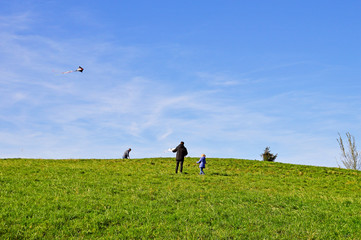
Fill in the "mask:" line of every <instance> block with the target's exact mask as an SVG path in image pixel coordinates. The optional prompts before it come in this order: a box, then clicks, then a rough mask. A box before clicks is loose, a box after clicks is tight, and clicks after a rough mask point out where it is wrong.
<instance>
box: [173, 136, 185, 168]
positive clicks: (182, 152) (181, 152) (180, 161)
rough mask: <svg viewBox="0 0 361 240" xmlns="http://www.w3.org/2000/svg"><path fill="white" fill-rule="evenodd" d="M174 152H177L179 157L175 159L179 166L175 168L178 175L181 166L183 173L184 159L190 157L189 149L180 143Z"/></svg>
mask: <svg viewBox="0 0 361 240" xmlns="http://www.w3.org/2000/svg"><path fill="white" fill-rule="evenodd" d="M172 152H176V153H177V155H176V157H175V159H176V160H177V165H176V168H175V173H178V167H179V165H180V170H179V171H180V172H183V162H184V157H185V156H187V155H188V151H187V148H186V147H185V146H184V142H180V144H179V145H178V146H177V147H176V148H175V149H173V150H172Z"/></svg>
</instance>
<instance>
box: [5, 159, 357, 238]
mask: <svg viewBox="0 0 361 240" xmlns="http://www.w3.org/2000/svg"><path fill="white" fill-rule="evenodd" d="M197 160H198V158H197V159H195V158H187V159H186V161H185V166H184V168H185V173H184V174H175V173H174V168H175V160H174V159H169V158H159V159H157V158H153V159H132V160H119V159H112V160H96V159H87V160H41V159H0V239H153V238H154V239H361V181H359V180H360V177H361V172H359V171H352V170H345V169H337V168H325V167H313V166H301V165H291V164H282V163H272V162H263V161H250V160H240V159H207V163H208V164H207V168H206V169H205V173H206V175H205V176H201V175H199V174H198V173H199V168H198V167H197V166H196V165H195V162H196V161H197Z"/></svg>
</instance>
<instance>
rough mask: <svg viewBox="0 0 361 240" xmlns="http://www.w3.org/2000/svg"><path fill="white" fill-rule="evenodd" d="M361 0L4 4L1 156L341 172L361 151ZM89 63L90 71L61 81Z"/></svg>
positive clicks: (0, 21)
mask: <svg viewBox="0 0 361 240" xmlns="http://www.w3.org/2000/svg"><path fill="white" fill-rule="evenodd" d="M360 12H361V2H360V1H352V0H351V1H346V2H345V1H308V0H306V1H286V0H285V1H278V0H276V1H266V0H263V1H257V0H256V1H231V0H226V1H216V0H214V1H203V0H200V1H188V0H186V1H157V0H156V1H112V0H109V1H89V0H88V1H82V0H81V1H76V2H74V1H67V0H65V1H34V0H29V1H28V0H27V1H25V0H24V1H18V0H14V1H1V2H0V94H1V101H0V157H34V158H119V157H121V155H122V153H123V152H124V150H125V149H127V148H128V147H131V148H132V149H133V151H132V152H131V157H132V158H143V157H173V156H174V155H173V154H172V153H168V152H166V150H167V149H168V148H170V147H175V146H176V145H177V144H178V143H179V142H180V141H184V142H185V145H186V147H187V148H188V150H189V153H190V156H192V157H200V155H201V154H202V153H205V154H206V155H207V157H231V158H245V159H258V160H260V159H261V157H260V154H261V153H262V152H263V150H264V148H265V147H267V146H270V148H271V151H272V152H273V153H278V158H277V159H276V161H278V162H284V163H295V164H305V165H316V166H330V167H337V166H338V163H337V161H338V162H340V161H339V160H338V159H339V156H340V150H339V147H338V144H337V141H336V139H337V137H338V132H339V133H341V134H342V135H343V136H344V134H345V133H346V132H350V133H351V134H352V135H354V136H355V138H356V145H357V143H359V144H361V124H360V120H361V111H360V108H361V106H360V102H361V96H360V90H361V82H360V76H361V70H360V65H361V47H360V42H361V17H360V14H359V13H360ZM79 65H80V66H82V67H84V69H85V70H84V72H83V73H78V72H75V73H70V74H61V72H63V71H67V70H73V69H76V68H77V67H78V66H79ZM360 146H361V145H360Z"/></svg>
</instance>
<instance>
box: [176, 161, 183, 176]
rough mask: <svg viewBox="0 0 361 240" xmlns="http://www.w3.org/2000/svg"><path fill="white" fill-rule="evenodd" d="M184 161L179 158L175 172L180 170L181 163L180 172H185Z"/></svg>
mask: <svg viewBox="0 0 361 240" xmlns="http://www.w3.org/2000/svg"><path fill="white" fill-rule="evenodd" d="M183 162H184V160H177V166H176V167H175V173H177V172H178V167H179V165H180V169H179V171H180V172H183Z"/></svg>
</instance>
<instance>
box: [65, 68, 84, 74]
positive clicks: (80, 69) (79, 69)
mask: <svg viewBox="0 0 361 240" xmlns="http://www.w3.org/2000/svg"><path fill="white" fill-rule="evenodd" d="M83 70H84V68H82V67H80V66H79V67H78V68H77V69H76V70H70V71H66V72H62V74H65V73H72V72H83Z"/></svg>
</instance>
